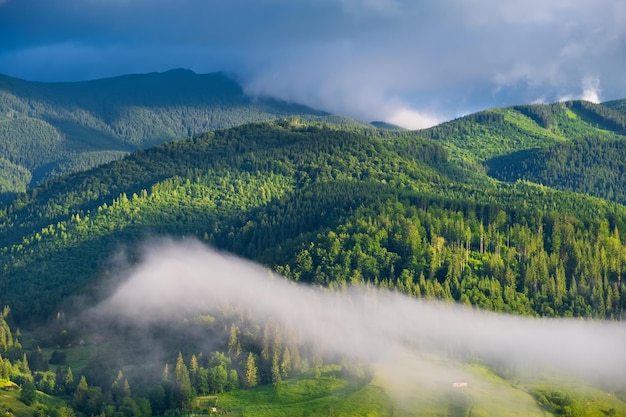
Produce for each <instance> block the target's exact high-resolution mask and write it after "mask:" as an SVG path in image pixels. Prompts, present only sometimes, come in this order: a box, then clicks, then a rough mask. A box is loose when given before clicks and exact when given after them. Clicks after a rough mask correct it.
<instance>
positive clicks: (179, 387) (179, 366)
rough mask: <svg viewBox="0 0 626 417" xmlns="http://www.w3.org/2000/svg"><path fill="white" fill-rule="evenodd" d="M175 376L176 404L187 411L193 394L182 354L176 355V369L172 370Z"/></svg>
mask: <svg viewBox="0 0 626 417" xmlns="http://www.w3.org/2000/svg"><path fill="white" fill-rule="evenodd" d="M174 373H175V375H176V380H175V389H176V396H177V400H178V401H177V402H178V403H179V404H180V406H181V408H183V409H184V410H189V408H190V407H191V400H192V399H193V392H192V390H191V380H190V379H189V370H188V369H187V366H186V365H185V361H184V360H183V354H182V353H180V352H179V353H178V359H177V360H176V368H175V369H174Z"/></svg>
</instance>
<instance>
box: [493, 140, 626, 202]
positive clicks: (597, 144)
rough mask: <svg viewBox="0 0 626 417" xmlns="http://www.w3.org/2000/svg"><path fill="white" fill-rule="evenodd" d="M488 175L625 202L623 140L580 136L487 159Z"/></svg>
mask: <svg viewBox="0 0 626 417" xmlns="http://www.w3.org/2000/svg"><path fill="white" fill-rule="evenodd" d="M487 166H488V167H489V173H490V175H493V176H494V177H496V178H498V179H501V180H503V181H516V180H518V179H523V180H528V181H532V182H536V183H540V184H543V185H546V186H549V187H554V188H558V189H561V190H570V191H575V192H578V193H584V194H589V195H593V196H596V197H601V198H604V199H607V200H612V201H617V202H619V203H622V204H625V203H626V140H625V139H620V140H610V141H609V140H599V139H582V140H576V141H572V142H568V143H564V144H560V145H555V146H552V147H548V148H543V149H532V150H527V151H520V152H516V153H513V154H510V155H506V156H502V157H499V158H494V159H492V160H490V161H488V163H487Z"/></svg>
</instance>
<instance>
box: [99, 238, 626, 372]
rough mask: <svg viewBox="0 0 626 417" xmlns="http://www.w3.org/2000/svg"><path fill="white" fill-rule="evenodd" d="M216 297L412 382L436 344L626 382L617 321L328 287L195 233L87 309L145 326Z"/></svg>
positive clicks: (145, 261)
mask: <svg viewBox="0 0 626 417" xmlns="http://www.w3.org/2000/svg"><path fill="white" fill-rule="evenodd" d="M223 305H230V306H240V307H242V308H244V309H245V310H246V311H248V312H249V315H250V316H251V317H253V318H254V319H255V320H259V322H260V323H263V322H264V321H266V320H270V319H271V320H273V321H277V322H279V323H281V324H282V325H283V326H286V327H287V328H288V329H290V330H291V331H292V332H294V333H295V334H297V335H298V336H299V338H300V339H301V340H302V341H303V342H304V343H307V344H309V345H312V346H317V347H318V348H320V349H323V350H324V351H325V352H329V353H334V354H339V355H342V356H345V357H348V358H351V359H353V360H358V361H364V362H366V363H369V364H372V366H375V367H377V369H379V370H380V372H382V373H383V374H389V373H392V374H393V378H392V379H393V380H394V381H396V382H398V383H399V384H402V381H412V382H416V381H415V380H416V378H417V377H416V375H422V376H421V377H420V378H431V376H430V375H431V374H429V373H428V372H427V370H428V369H430V368H433V367H437V366H435V365H433V363H432V360H427V359H425V358H428V357H431V358H432V357H437V358H439V359H438V360H441V359H442V354H441V352H455V354H456V355H457V356H458V355H461V356H471V357H473V358H477V359H479V360H481V361H484V362H487V363H489V362H497V363H506V364H507V366H511V367H515V366H518V367H519V369H522V370H523V369H533V370H539V371H540V373H543V374H549V375H570V376H571V375H574V376H576V377H580V378H586V379H587V380H588V381H590V382H594V381H597V380H603V381H605V382H608V383H611V382H620V383H623V382H626V375H625V374H624V372H623V369H626V351H624V349H623V346H624V343H626V327H625V325H624V323H616V322H594V321H581V320H567V319H558V320H557V319H532V318H524V317H517V316H509V315H498V314H495V313H490V312H484V311H479V310H476V309H470V308H466V307H460V306H457V305H451V304H444V303H428V302H424V301H418V300H416V299H412V298H408V297H406V296H403V295H401V294H398V293H394V292H387V291H378V290H373V289H363V288H360V289H359V288H348V289H346V290H344V291H339V292H329V291H326V290H321V289H316V288H313V287H310V286H303V285H297V284H295V283H293V282H290V281H287V280H285V279H284V278H282V277H280V276H277V275H275V274H272V273H270V272H269V271H268V270H266V269H264V268H262V267H260V266H258V265H255V264H253V263H250V262H248V261H244V260H242V259H238V258H236V257H234V256H230V255H227V254H223V253H218V252H215V251H213V250H211V249H209V248H207V247H205V246H203V245H201V244H200V243H198V242H189V241H185V242H180V241H178V242H176V241H169V240H164V241H160V242H158V243H153V244H151V245H148V246H146V250H145V251H144V255H143V257H142V259H141V260H140V262H139V263H138V264H137V265H135V266H134V267H132V268H131V269H129V270H127V272H126V274H125V278H124V279H123V280H122V281H121V283H120V284H119V285H118V286H117V287H116V288H115V289H114V291H113V292H112V293H111V295H110V296H109V297H108V298H106V299H105V300H104V301H103V302H102V303H100V304H99V305H97V306H96V307H94V308H93V309H91V310H90V311H89V312H88V317H93V316H94V315H95V316H96V317H109V318H119V319H121V320H122V322H123V323H135V324H136V325H139V326H141V325H146V326H148V325H150V324H153V323H157V322H161V321H166V322H167V321H171V322H179V321H180V319H181V317H183V316H185V315H195V314H199V313H203V312H206V311H210V310H211V309H215V308H217V307H219V306H223ZM443 358H444V359H445V355H443ZM411 364H414V365H415V366H416V367H412V366H410V365H411ZM446 367H448V368H449V369H448V371H447V372H445V373H442V374H441V375H440V378H443V379H447V380H449V379H450V378H452V375H453V374H456V375H457V376H458V375H465V373H464V372H463V370H462V368H459V367H458V366H456V365H454V364H453V363H452V362H451V363H450V364H449V366H448V365H446V366H443V368H446ZM439 368H442V367H439ZM442 372H443V371H442ZM468 377H469V376H468ZM433 378H434V377H433ZM423 382H424V381H422V383H423Z"/></svg>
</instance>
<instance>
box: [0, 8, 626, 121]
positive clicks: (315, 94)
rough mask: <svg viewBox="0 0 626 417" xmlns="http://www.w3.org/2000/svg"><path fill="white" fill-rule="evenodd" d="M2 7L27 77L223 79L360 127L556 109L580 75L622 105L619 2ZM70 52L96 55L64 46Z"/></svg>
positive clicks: (625, 34) (11, 55)
mask: <svg viewBox="0 0 626 417" xmlns="http://www.w3.org/2000/svg"><path fill="white" fill-rule="evenodd" d="M0 7H2V13H0V36H1V37H2V39H3V40H4V41H5V42H3V46H2V47H1V48H0V68H2V69H3V70H5V71H10V72H11V73H10V75H14V76H18V77H19V76H23V74H28V76H29V78H31V79H39V80H54V79H64V80H67V79H68V78H74V79H85V78H92V77H99V76H112V75H119V74H121V73H125V72H137V71H143V72H150V71H155V70H162V69H167V68H168V67H189V68H191V69H193V70H195V71H197V72H207V71H215V70H218V69H226V70H228V71H233V72H237V73H239V74H241V75H242V78H243V80H244V81H245V82H246V84H247V88H248V89H249V91H254V92H255V93H257V94H267V95H273V96H277V97H279V98H283V99H294V100H297V101H300V102H302V103H304V104H308V105H312V106H315V107H320V108H323V109H328V110H331V111H335V112H338V113H343V114H347V115H351V116H355V117H358V118H362V119H365V120H373V119H375V120H380V119H383V118H384V117H385V116H386V115H390V114H392V113H393V112H394V111H395V112H398V111H400V110H401V108H400V107H397V108H394V109H393V111H392V110H390V109H392V107H394V106H395V104H394V103H396V102H402V103H404V107H407V108H408V109H410V110H411V111H414V112H417V113H420V114H438V115H442V116H444V117H454V116H456V115H458V114H459V113H460V112H466V111H468V110H478V109H481V108H484V107H491V106H498V105H507V104H513V103H520V102H528V101H532V100H533V99H535V98H536V97H539V96H540V97H545V99H546V101H555V100H556V99H558V98H559V97H561V96H564V95H566V94H571V92H573V91H576V90H577V89H578V87H579V84H580V80H581V79H583V78H585V77H587V76H588V75H589V74H593V75H594V77H595V78H597V79H598V80H599V81H600V82H601V85H602V87H603V98H606V99H614V98H621V97H624V96H626V79H625V78H624V77H623V75H622V68H624V66H625V65H626V54H624V50H625V48H626V41H625V40H626V25H624V24H623V22H624V21H626V4H625V3H624V2H623V1H621V0H572V1H550V2H546V1H541V0H524V1H522V0H511V1H506V2H502V1H498V0H442V1H438V2H432V1H426V0H420V1H412V0H411V1H410V0H341V1H333V0H319V1H313V0H302V1H298V2H292V1H287V0H234V1H221V2H220V1H210V2H207V1H204V0H187V1H185V2H184V3H183V4H182V5H181V3H180V2H174V1H172V0H152V1H148V0H136V1H133V2H129V1H122V0H115V1H110V2H104V1H100V0H89V1H78V0H68V1H65V2H60V4H59V2H49V1H45V0H31V1H29V2H5V3H3V4H2V5H1V6H0ZM67 45H78V46H80V48H84V49H87V50H90V51H93V52H94V53H88V54H82V53H79V49H80V48H78V49H77V48H67V47H60V46H67ZM45 50H55V51H56V52H57V55H55V56H54V63H55V65H53V66H51V67H48V66H47V65H41V62H44V60H45V59H46V57H49V55H46V54H45V53H44V54H40V52H41V51H45ZM100 54H101V55H102V56H99V55H100ZM102 57H104V58H106V59H102ZM64 62H66V64H63V63H64ZM35 63H36V64H37V65H35Z"/></svg>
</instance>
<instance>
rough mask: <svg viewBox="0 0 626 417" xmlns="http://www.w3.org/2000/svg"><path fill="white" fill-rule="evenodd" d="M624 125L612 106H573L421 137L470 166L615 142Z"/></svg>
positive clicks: (462, 124)
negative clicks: (570, 144) (584, 142)
mask: <svg viewBox="0 0 626 417" xmlns="http://www.w3.org/2000/svg"><path fill="white" fill-rule="evenodd" d="M625 126H626V115H624V113H621V112H619V111H616V110H615V109H613V108H611V107H607V106H604V105H597V104H593V103H589V102H584V101H568V102H563V103H556V104H537V105H520V106H513V107H507V108H501V109H492V110H487V111H483V112H480V113H475V114H471V115H469V116H466V117H462V118H460V119H456V120H452V121H450V122H446V123H443V124H441V125H438V126H435V127H432V128H429V129H426V130H424V131H422V133H421V134H422V135H423V136H425V137H428V138H431V139H434V140H437V141H439V142H441V143H443V144H444V145H445V146H446V147H447V148H448V149H449V150H450V155H451V158H452V159H454V160H455V161H458V162H460V163H464V164H466V163H469V162H472V161H479V162H484V161H486V160H488V159H492V158H495V157H498V156H502V155H507V154H510V153H513V152H516V151H521V150H525V149H533V148H544V147H547V146H551V145H554V144H558V143H561V142H565V141H569V140H575V139H584V138H594V139H615V138H618V137H623V135H624V134H625V133H626V128H625Z"/></svg>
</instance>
